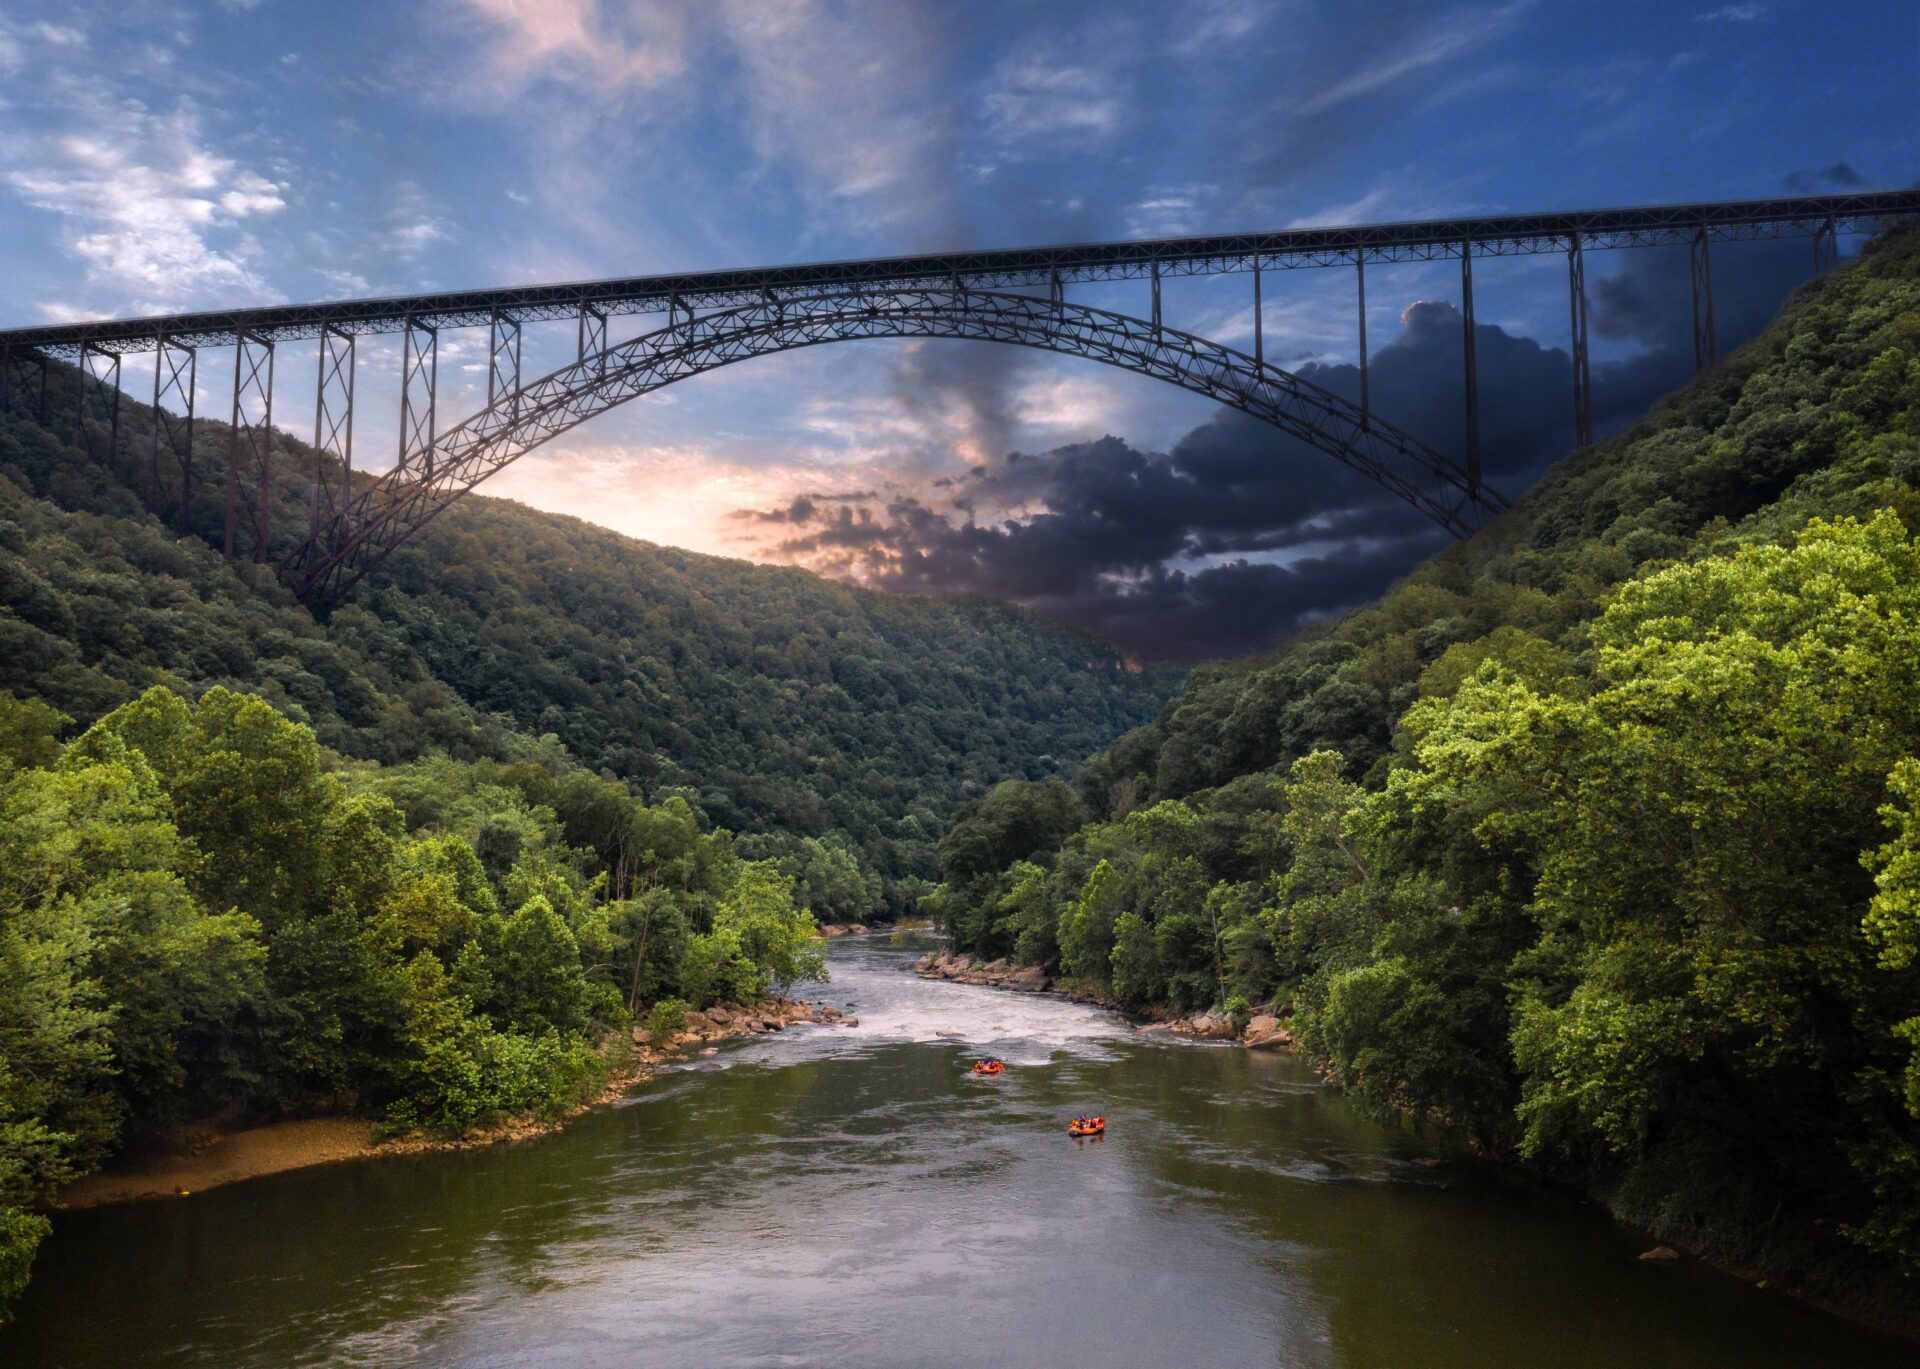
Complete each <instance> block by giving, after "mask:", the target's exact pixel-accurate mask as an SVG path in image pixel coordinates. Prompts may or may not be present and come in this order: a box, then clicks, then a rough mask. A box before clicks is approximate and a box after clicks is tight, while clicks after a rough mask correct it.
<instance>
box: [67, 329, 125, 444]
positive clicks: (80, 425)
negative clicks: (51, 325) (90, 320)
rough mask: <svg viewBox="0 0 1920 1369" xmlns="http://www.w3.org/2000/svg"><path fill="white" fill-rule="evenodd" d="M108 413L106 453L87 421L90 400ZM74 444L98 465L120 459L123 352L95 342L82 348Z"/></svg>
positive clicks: (74, 420)
mask: <svg viewBox="0 0 1920 1369" xmlns="http://www.w3.org/2000/svg"><path fill="white" fill-rule="evenodd" d="M90 400H91V401H94V407H95V408H105V410H106V412H107V444H106V448H105V451H104V452H103V451H102V450H101V449H100V448H99V446H98V445H97V443H96V442H95V439H94V435H93V426H92V425H91V424H90V423H88V422H87V404H88V401H90ZM73 445H74V446H76V447H79V448H80V449H82V450H83V451H85V452H86V454H87V459H88V460H89V461H92V462H93V463H94V464H95V465H112V464H113V463H115V462H117V461H118V460H119V459H120V354H119V353H118V352H110V351H108V350H107V349H106V348H104V347H96V346H93V345H92V344H89V345H87V346H86V347H83V348H82V349H81V350H80V386H79V391H78V393H76V394H75V396H74V403H73Z"/></svg>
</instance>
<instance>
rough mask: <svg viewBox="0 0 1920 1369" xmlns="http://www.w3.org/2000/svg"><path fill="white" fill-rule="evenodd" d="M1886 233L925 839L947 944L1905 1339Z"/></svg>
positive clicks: (1906, 499)
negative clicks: (1102, 741) (1817, 1297)
mask: <svg viewBox="0 0 1920 1369" xmlns="http://www.w3.org/2000/svg"><path fill="white" fill-rule="evenodd" d="M1916 530H1920V234H1914V233H1904V234H1901V235H1899V236H1895V237H1892V238H1889V239H1887V240H1885V241H1882V242H1879V243H1877V244H1876V245H1875V246H1874V247H1873V248H1872V249H1871V250H1870V251H1868V252H1867V253H1866V254H1865V255H1864V257H1863V259H1862V260H1860V261H1858V262H1856V263H1853V264H1852V265H1850V266H1849V267H1848V268H1846V269H1845V270H1843V271H1841V272H1839V273H1838V274H1836V275H1834V276H1831V277H1828V278H1826V279H1823V280H1820V281H1817V282H1814V283H1812V284H1810V285H1809V286H1807V287H1806V288H1804V289H1803V290H1802V291H1800V292H1799V293H1798V294H1797V295H1796V296H1795V297H1794V298H1793V299H1792V300H1791V301H1789V303H1788V305H1787V306H1786V307H1785V309H1784V310H1783V312H1782V314H1781V316H1780V317H1779V318H1778V319H1777V320H1776V322H1775V323H1774V325H1773V326H1772V327H1771V328H1770V329H1769V330H1768V331H1767V332H1766V333H1765V334H1764V335H1762V336H1761V337H1760V338H1758V339H1757V340H1756V341H1754V342H1753V343H1752V344H1750V345H1748V346H1747V347H1745V348H1742V349H1741V350H1740V351H1739V352H1738V353H1737V354H1736V355H1734V356H1732V357H1729V358H1727V359H1725V360H1724V361H1722V362H1721V363H1720V364H1719V365H1717V366H1715V367H1713V368H1712V369H1711V370H1709V371H1708V372H1707V373H1706V374H1705V375H1703V376H1701V377H1699V378H1698V379H1697V380H1696V381H1695V382H1694V383H1693V384H1692V385H1690V386H1689V387H1687V388H1686V389H1685V390H1683V391H1681V392H1679V393H1678V394H1676V395H1674V396H1672V397H1671V398H1670V399H1668V400H1667V401H1666V402H1664V403H1663V404H1662V405H1660V406H1659V408H1658V409H1656V410H1655V411H1654V412H1653V413H1652V414H1650V415H1649V416H1648V417H1647V418H1646V419H1645V420H1644V421H1642V422H1640V423H1638V424H1636V425H1635V426H1634V427H1633V428H1632V429H1630V430H1629V431H1627V432H1624V433H1622V434H1620V435H1618V436H1616V437H1613V438H1611V439H1609V440H1608V441H1605V442H1602V443H1600V444H1599V445H1597V446H1595V447H1593V448H1592V449H1590V450H1587V451H1584V452H1581V453H1578V454H1575V455H1574V456H1571V457H1569V458H1568V459H1567V460H1566V461H1565V462H1563V463H1562V464H1561V466H1560V467H1559V468H1557V469H1556V470H1555V471H1554V472H1553V473H1552V474H1551V475H1550V476H1549V477H1548V478H1547V479H1546V480H1545V481H1544V482H1543V484H1542V485H1541V486H1540V487H1539V488H1538V489H1536V490H1535V491H1534V492H1532V493H1531V494H1530V495H1529V496H1527V498H1526V499H1524V500H1523V501H1522V502H1521V504H1520V506H1519V507H1518V508H1516V509H1515V510H1514V511H1512V512H1511V513H1510V514H1508V515H1506V516H1503V517H1502V518H1501V519H1500V520H1498V521H1497V522H1496V523H1495V524H1494V525H1492V526H1491V527H1489V528H1488V529H1487V530H1485V531H1484V532H1483V533H1481V534H1480V535H1479V536H1477V537H1475V538H1473V539H1472V540H1470V541H1467V542H1465V543H1462V544H1460V545H1456V546H1454V547H1451V548H1449V549H1448V550H1446V551H1445V552H1443V553H1442V554H1440V555H1439V556H1437V557H1435V558H1434V559H1433V560H1432V561H1431V562H1429V563H1428V564H1427V565H1425V566H1423V567H1422V568H1421V569H1420V570H1418V571H1417V572H1415V573H1414V574H1413V575H1411V576H1409V577H1408V578H1407V579H1406V580H1405V581H1403V582H1402V583H1401V584H1399V585H1397V586H1396V587H1395V588H1394V589H1392V590H1391V591H1390V592H1389V593H1387V594H1386V595H1385V596H1383V597H1382V598H1381V600H1380V601H1379V602H1378V603H1377V604H1375V605H1373V606H1372V607H1369V608H1367V609H1365V610H1363V611H1360V612H1357V613H1354V614H1351V615H1349V616H1347V617H1346V618H1344V619H1342V620H1340V621H1338V622H1334V623H1329V624H1327V625H1325V626H1324V627H1322V628H1320V629H1318V630H1316V631H1314V632H1312V633H1309V634H1307V635H1306V636H1305V637H1303V638H1302V639H1301V640H1299V641H1297V642H1295V643H1293V644H1292V645H1290V646H1289V647H1287V648H1286V649H1284V650H1282V651H1280V652H1278V653H1277V654H1275V655H1274V656H1271V657H1268V658H1265V659H1260V660H1252V661H1244V662H1236V663H1233V664H1230V665H1224V666H1218V667H1211V668H1208V669H1204V670H1200V671H1196V672H1195V673H1194V674H1193V675H1192V676H1190V677H1189V679H1188V681H1187V683H1186V685H1185V686H1184V688H1183V690H1182V692H1181V693H1180V695H1179V697H1178V698H1176V699H1175V700H1174V701H1173V702H1171V703H1170V704H1169V705H1168V706H1167V708H1166V709H1165V710H1163V712H1162V713H1161V715H1160V717H1159V718H1158V719H1157V720H1156V721H1155V722H1154V723H1152V724H1151V725H1149V726H1147V727H1145V728H1142V729H1140V730H1138V731H1136V732H1134V733H1131V734H1129V735H1128V736H1127V737H1125V738H1123V739H1122V740H1121V741H1120V742H1119V743H1117V744H1116V745H1115V746H1114V747H1112V748H1111V749H1110V750H1108V751H1107V752H1106V753H1105V754H1104V755H1102V756H1100V757H1097V758H1095V759H1094V760H1093V761H1091V762H1089V763H1088V764H1087V765H1086V766H1085V767H1084V768H1083V769H1082V770H1081V772H1080V776H1079V785H1078V789H1077V792H1076V791H1074V790H1070V789H1068V788H1067V787H1066V786H1064V785H1061V784H1059V783H1057V782H1055V783H1039V784H1008V785H1003V786H1001V787H999V788H997V789H996V790H995V791H994V792H993V793H992V794H990V795H989V796H988V798H987V799H986V800H985V801H984V802H982V803H981V804H979V805H976V806H974V807H972V808H970V809H968V810H965V811H963V813H962V815H961V816H960V817H959V818H958V819H957V820H956V821H955V823H954V825H953V827H952V829H951V830H950V831H949V833H948V835H947V837H946V838H944V839H943V841H942V843H941V857H942V867H943V873H944V876H945V881H944V883H943V885H942V887H941V888H940V889H939V890H938V891H937V892H936V894H935V895H933V896H932V897H931V899H930V900H929V904H930V906H931V907H933V908H934V909H936V910H937V911H938V912H939V913H940V915H941V916H942V917H943V919H944V920H945V921H946V922H947V923H948V924H949V925H950V926H951V927H952V928H953V929H954V931H955V934H956V937H957V939H958V940H959V941H960V942H961V943H962V944H963V945H965V946H967V947H968V948H970V949H974V950H977V951H979V952H981V953H983V954H987V955H993V956H999V955H1012V956H1014V957H1015V958H1017V959H1021V960H1026V961H1030V962H1033V963H1039V964H1045V965H1048V966H1050V967H1052V968H1054V969H1056V970H1058V971H1060V972H1063V973H1065V974H1068V975H1072V976H1079V977H1082V978H1085V979H1089V980H1093V981H1096V982H1098V983H1099V984H1101V985H1102V986H1103V987H1105V988H1106V989H1108V990H1109V991H1111V992H1113V993H1115V994H1117V995H1118V996H1120V997H1121V998H1123V999H1129V1000H1134V1001H1139V1002H1149V1001H1164V1002H1171V1003H1173V1004H1175V1005H1176V1006H1179V1007H1182V1008H1186V1009H1195V1008H1200V1007H1205V1006H1207V1005H1210V1004H1224V1005H1225V1006H1226V1007H1227V1008H1228V1009H1229V1010H1231V1011H1234V1012H1236V1013H1245V1012H1247V1011H1248V1010H1249V1008H1250V1005H1253V1004H1258V1003H1263V1002H1268V1001H1271V1002H1273V1003H1274V1004H1275V1005H1276V1010H1277V1011H1278V1012H1280V1013H1281V1014H1282V1015H1289V1014H1290V1015H1291V1016H1292V1018H1293V1021H1294V1026H1295V1029H1296V1031H1297V1033H1298V1035H1299V1036H1300V1037H1301V1039H1302V1040H1303V1041H1304V1042H1305V1044H1306V1045H1307V1047H1308V1048H1309V1049H1311V1050H1312V1051H1313V1052H1314V1054H1316V1055H1317V1056H1318V1057H1319V1058H1320V1059H1322V1060H1323V1061H1324V1062H1325V1063H1326V1065H1327V1068H1328V1069H1329V1071H1330V1072H1331V1074H1332V1076H1333V1077H1334V1078H1336V1079H1337V1080H1339V1081H1340V1082H1341V1083H1343V1084H1344V1085H1346V1086H1347V1087H1348V1088H1350V1089H1351V1090H1353V1091H1354V1092H1355V1093H1356V1094H1357V1095H1358V1096H1359V1097H1360V1098H1362V1099H1363V1100H1365V1101H1367V1102H1369V1103H1371V1104H1373V1105H1374V1106H1376V1107H1378V1108H1379V1109H1381V1110H1382V1111H1385V1112H1388V1113H1392V1114H1397V1115H1402V1116H1410V1117H1412V1118H1415V1119H1418V1120H1420V1121H1422V1122H1426V1123H1430V1124H1433V1125H1439V1126H1444V1127H1448V1128H1451V1129H1454V1130H1457V1131H1461V1132H1464V1133H1466V1134H1468V1135H1470V1136H1471V1137H1473V1138H1474V1139H1475V1140H1476V1141H1477V1142H1478V1143H1479V1144H1480V1145H1482V1146H1483V1147H1484V1148H1485V1149H1487V1150H1488V1151H1489V1152H1492V1153H1495V1154H1500V1155H1505V1156H1511V1157H1515V1158H1520V1159H1524V1160H1526V1161H1528V1162H1530V1163H1532V1164H1534V1165H1537V1166H1539V1167H1541V1168H1543V1169H1546V1170H1549V1171H1551V1172H1555V1173H1559V1174H1564V1175H1567V1176H1570V1177H1574V1178H1577V1179H1580V1180H1582V1181H1585V1182H1589V1183H1592V1184H1595V1185H1597V1186H1600V1187H1602V1188H1603V1189H1605V1190H1606V1191H1607V1192H1609V1193H1610V1194H1611V1196H1612V1198H1613V1201H1614V1204H1615V1206H1616V1209H1617V1210H1619V1211H1621V1212H1623V1213H1625V1214H1627V1215H1629V1216H1631V1217H1633V1218H1634V1219H1636V1220H1639V1221H1641V1222H1644V1223H1645V1224H1647V1225H1650V1226H1653V1227H1655V1228H1657V1229H1658V1230H1660V1231H1661V1232H1662V1233H1663V1234H1664V1235H1665V1236H1666V1237H1667V1238H1668V1239H1673V1240H1679V1241H1685V1242H1688V1243H1690V1244H1693V1245H1695V1246H1698V1247H1702V1248H1707V1249H1711V1250H1715V1251H1717V1252H1719V1253H1721V1254H1723V1255H1726V1256H1729V1257H1732V1258H1736V1259H1741V1260H1745V1261H1749V1262H1752V1263H1754V1264H1757V1265H1759V1266H1761V1267H1763V1268H1765V1269H1767V1270H1768V1271H1770V1272H1771V1273H1772V1274H1774V1275H1775V1276H1776V1277H1783V1278H1785V1279H1787V1280H1789V1281H1801V1282H1804V1283H1805V1284H1807V1285H1809V1286H1818V1287H1824V1288H1828V1289H1832V1288H1835V1287H1839V1286H1842V1285H1851V1286H1853V1287H1855V1288H1856V1289H1857V1288H1859V1287H1864V1286H1869V1285H1870V1286H1873V1287H1874V1288H1875V1289H1877V1290H1878V1291H1877V1292H1876V1293H1875V1295H1874V1296H1875V1297H1876V1298H1878V1299H1879V1300H1880V1301H1879V1305H1878V1308H1877V1310H1878V1312H1879V1313H1880V1314H1882V1315H1884V1316H1885V1317H1886V1318H1887V1319H1888V1320H1890V1321H1896V1322H1899V1323H1901V1324H1904V1325H1907V1326H1909V1327H1916V1326H1920V1311H1916V1307H1920V956H1916V950H1917V949H1920V861H1916V859H1915V849H1916V840H1915V835H1916V832H1917V831H1920V818H1917V817H1916V808H1915V805H1916V802H1917V801H1920V668H1917V667H1916V662H1920V542H1916V540H1915V532H1916Z"/></svg>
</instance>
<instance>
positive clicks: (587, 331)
mask: <svg viewBox="0 0 1920 1369" xmlns="http://www.w3.org/2000/svg"><path fill="white" fill-rule="evenodd" d="M606 350H607V316H606V315H605V314H603V313H601V312H600V311H599V310H598V309H596V308H594V307H593V306H592V305H591V304H583V305H581V306H580V352H579V355H578V356H577V357H575V358H574V359H575V360H576V361H585V360H586V359H587V358H588V357H590V356H598V355H599V354H600V353H601V352H604V351H606Z"/></svg>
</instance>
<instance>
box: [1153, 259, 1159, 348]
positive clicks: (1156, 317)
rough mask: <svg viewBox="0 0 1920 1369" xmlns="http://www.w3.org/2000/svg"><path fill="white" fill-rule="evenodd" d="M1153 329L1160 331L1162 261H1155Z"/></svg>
mask: <svg viewBox="0 0 1920 1369" xmlns="http://www.w3.org/2000/svg"><path fill="white" fill-rule="evenodd" d="M1153 331H1154V332H1156V333H1157V332H1159V331H1160V263H1159V262H1158V261H1155V262H1154V263H1153Z"/></svg>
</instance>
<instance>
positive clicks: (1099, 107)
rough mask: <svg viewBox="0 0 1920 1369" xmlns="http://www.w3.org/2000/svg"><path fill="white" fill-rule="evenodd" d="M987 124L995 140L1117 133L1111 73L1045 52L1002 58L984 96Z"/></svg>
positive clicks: (1119, 109)
mask: <svg viewBox="0 0 1920 1369" xmlns="http://www.w3.org/2000/svg"><path fill="white" fill-rule="evenodd" d="M985 108H986V115H987V124H988V126H989V127H990V128H991V129H992V131H993V133H994V135H995V136H996V137H997V138H999V139H1000V140H1001V141H1003V142H1006V143H1011V144H1019V143H1023V142H1029V141H1034V140H1053V141H1058V140H1072V139H1080V140H1084V139H1094V138H1103V137H1106V136H1107V135H1109V134H1112V133H1114V132H1117V131H1118V130H1119V128H1120V126H1121V123H1122V119H1123V113H1124V109H1125V106H1124V104H1123V103H1122V100H1121V91H1120V90H1119V89H1118V83H1117V82H1116V81H1115V79H1114V78H1113V77H1110V76H1104V75H1100V74H1098V73H1096V72H1094V71H1091V70H1089V69H1088V68H1086V67H1080V66H1072V65H1068V64H1065V63H1062V62H1059V61H1056V60H1054V59H1052V58H1049V57H1042V56H1019V57H1015V58H1013V59H1012V60H1010V61H1008V62H1006V63H1003V64H1002V65H1001V67H1000V69H999V71H998V72H997V73H996V74H995V78H994V83H993V87H992V88H991V89H990V90H989V91H988V92H987V95H986V100H985Z"/></svg>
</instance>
